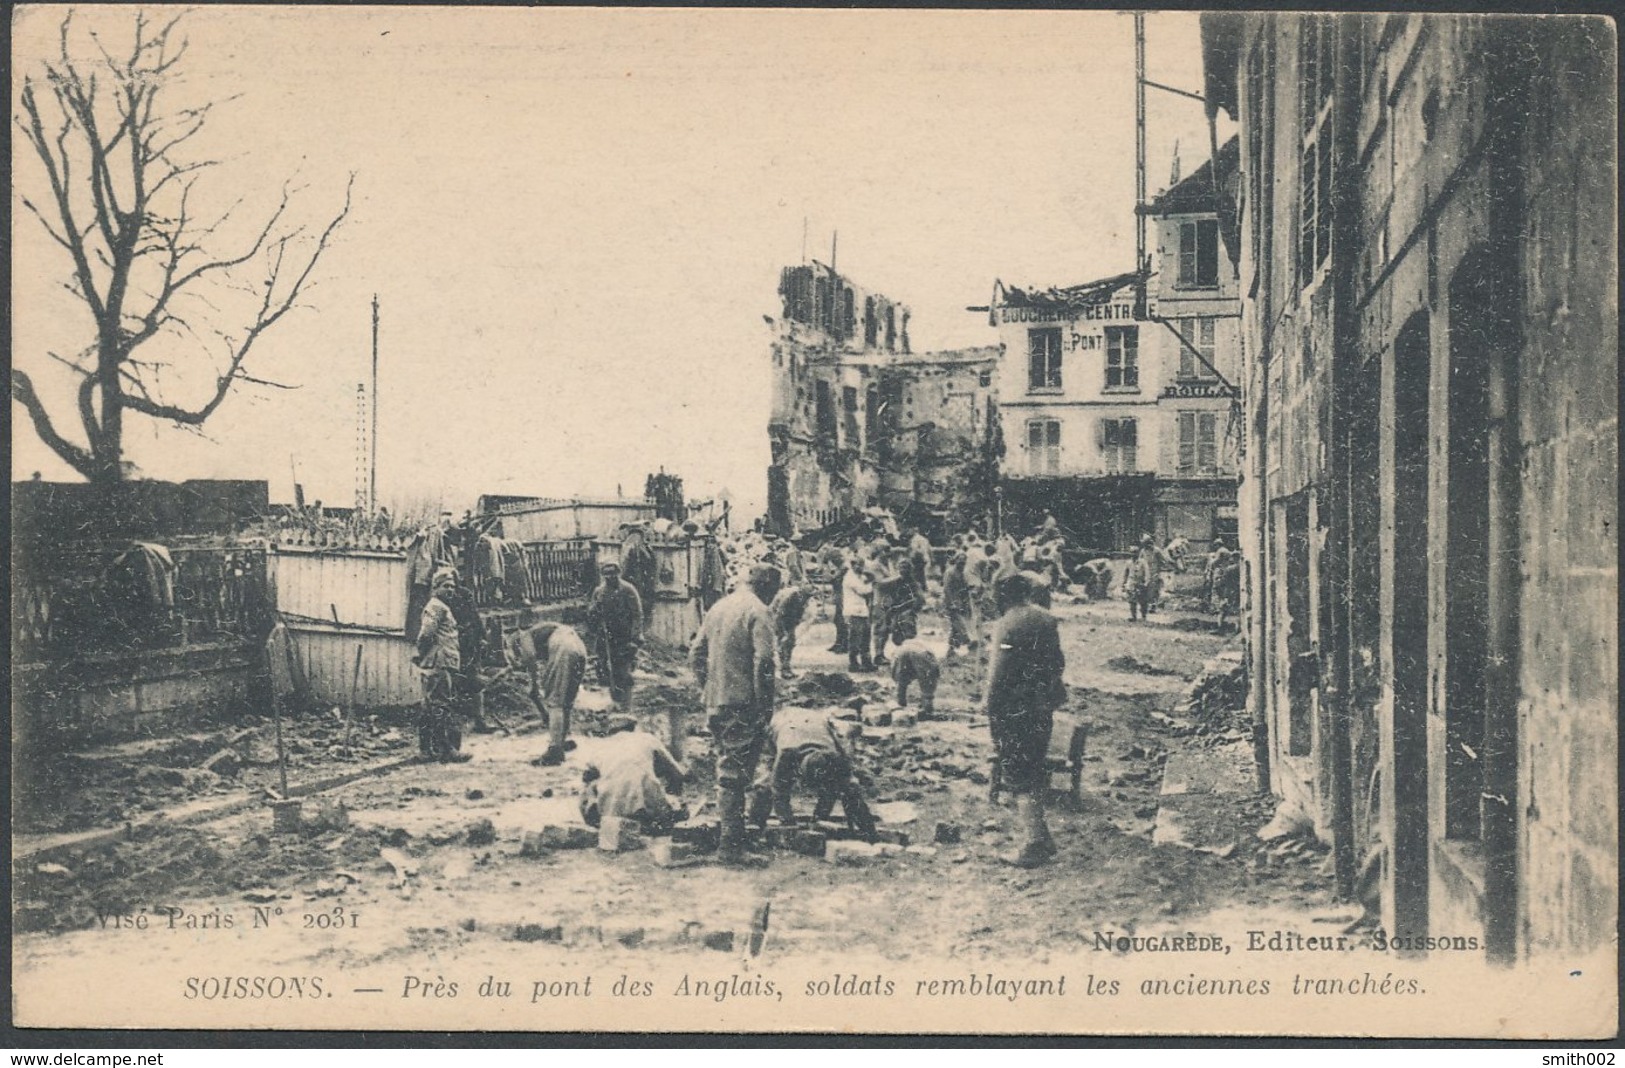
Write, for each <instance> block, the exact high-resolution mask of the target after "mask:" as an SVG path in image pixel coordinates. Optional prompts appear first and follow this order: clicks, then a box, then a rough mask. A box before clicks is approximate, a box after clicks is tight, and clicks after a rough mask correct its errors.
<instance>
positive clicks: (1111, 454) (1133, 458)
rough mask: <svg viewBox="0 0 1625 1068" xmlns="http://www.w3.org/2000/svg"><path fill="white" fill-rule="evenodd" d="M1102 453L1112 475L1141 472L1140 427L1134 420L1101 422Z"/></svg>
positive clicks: (1105, 420) (1103, 420)
mask: <svg viewBox="0 0 1625 1068" xmlns="http://www.w3.org/2000/svg"><path fill="white" fill-rule="evenodd" d="M1100 453H1101V457H1102V459H1103V460H1104V461H1105V466H1106V470H1107V472H1108V473H1110V474H1114V475H1123V474H1131V473H1133V472H1134V471H1137V470H1139V459H1140V458H1139V427H1138V424H1137V422H1136V421H1135V420H1133V419H1102V420H1101V421H1100Z"/></svg>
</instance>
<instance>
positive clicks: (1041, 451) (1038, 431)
mask: <svg viewBox="0 0 1625 1068" xmlns="http://www.w3.org/2000/svg"><path fill="white" fill-rule="evenodd" d="M1027 470H1028V471H1029V472H1030V473H1031V474H1034V475H1055V474H1059V473H1060V471H1061V424H1060V422H1059V421H1058V420H1055V419H1033V420H1030V421H1029V422H1028V423H1027Z"/></svg>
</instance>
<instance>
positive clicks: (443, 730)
mask: <svg viewBox="0 0 1625 1068" xmlns="http://www.w3.org/2000/svg"><path fill="white" fill-rule="evenodd" d="M1064 544H1065V543H1064V539H1063V538H1062V536H1061V534H1060V531H1059V530H1058V529H1056V525H1055V524H1054V522H1053V517H1050V519H1048V520H1047V521H1046V524H1045V526H1044V527H1042V528H1040V529H1039V530H1038V531H1037V532H1036V533H1035V534H1034V535H1032V536H1031V537H1029V538H1027V539H1025V540H1023V541H1019V542H1018V541H1017V540H1016V539H1014V538H1011V537H1008V536H1004V537H1000V538H996V539H992V540H987V541H984V540H982V539H981V538H980V537H979V536H978V535H977V534H976V533H975V532H967V533H964V534H960V535H956V536H954V538H953V539H952V542H951V545H950V547H949V552H948V555H947V560H946V564H945V566H944V567H943V569H942V582H941V599H940V602H939V607H940V610H941V613H942V615H943V618H944V621H945V623H946V627H947V631H948V650H947V655H948V656H949V657H950V658H952V657H955V656H958V655H960V653H961V651H962V650H963V651H964V652H965V653H968V654H969V655H971V656H973V657H977V658H978V661H979V663H978V666H979V669H980V670H981V671H982V672H983V675H984V678H983V686H982V700H983V705H984V710H985V712H986V713H987V716H988V722H989V727H990V733H991V735H992V739H993V743H994V748H995V755H996V758H997V759H996V761H995V768H996V773H997V774H998V776H999V779H1000V782H999V783H998V786H999V788H1000V789H1001V790H1002V792H1004V793H1008V794H1010V795H1012V796H1013V797H1014V798H1015V799H1016V809H1017V830H1018V843H1017V846H1016V848H1015V849H1014V851H1013V852H1011V853H1010V854H1008V855H1007V856H1005V857H1004V858H1003V859H1005V860H1006V861H1007V862H1009V863H1012V864H1015V865H1018V866H1022V867H1032V866H1036V865H1039V864H1043V863H1046V862H1047V861H1049V860H1050V859H1052V858H1053V857H1054V856H1055V854H1056V848H1055V844H1054V841H1053V839H1052V838H1051V837H1050V834H1049V830H1048V827H1047V825H1046V822H1045V817H1044V804H1043V799H1044V791H1045V786H1046V784H1047V774H1046V772H1047V765H1046V761H1047V753H1048V746H1049V735H1050V728H1051V723H1052V718H1053V714H1054V712H1055V711H1056V710H1057V709H1059V708H1060V707H1061V706H1062V704H1064V702H1065V697H1066V691H1065V687H1064V685H1063V684H1062V681H1061V677H1062V671H1063V669H1064V666H1065V659H1064V656H1063V655H1062V652H1061V645H1060V638H1059V630H1058V627H1057V625H1056V621H1055V618H1054V617H1053V616H1052V615H1051V614H1050V613H1049V611H1048V608H1049V605H1050V600H1051V596H1052V593H1053V592H1054V591H1055V590H1057V589H1060V588H1064V587H1065V585H1066V584H1067V583H1068V581H1069V579H1068V576H1067V574H1066V569H1065V567H1064V566H1063V564H1062V550H1063V549H1064ZM765 545H766V548H767V550H768V551H766V552H765V553H763V554H762V555H761V556H760V557H759V558H758V561H757V562H755V563H753V564H750V565H749V566H748V571H746V573H745V574H744V576H743V580H742V581H739V582H737V583H736V587H735V588H734V589H733V590H732V591H731V592H729V593H727V594H726V595H725V596H722V597H721V598H720V599H719V600H716V601H714V602H713V603H712V604H711V605H710V607H709V609H708V610H707V612H706V613H705V616H704V619H703V621H702V623H701V626H700V628H699V631H698V633H697V634H696V635H695V637H694V640H693V642H692V644H691V647H690V666H691V668H692V671H693V675H694V680H695V683H696V684H697V686H698V687H699V691H700V699H701V704H702V705H703V706H704V709H705V715H706V718H707V727H708V728H709V734H710V739H711V751H712V753H711V755H712V759H713V760H714V762H715V769H716V783H717V797H716V804H717V820H718V836H719V850H718V855H719V859H720V860H721V861H722V862H723V863H727V864H743V863H750V862H751V854H750V848H749V847H750V844H751V828H752V827H753V826H754V827H757V828H760V827H763V826H765V825H766V824H767V823H768V821H769V820H770V819H772V818H777V819H779V820H780V821H781V822H789V821H791V820H792V819H793V818H794V816H793V809H792V806H791V799H792V794H793V792H794V791H795V790H796V789H797V788H803V789H806V790H807V791H809V792H810V793H811V794H812V796H813V798H814V816H815V818H817V819H826V818H829V817H830V816H831V815H832V814H833V813H834V810H835V809H836V807H837V806H839V807H840V809H841V814H842V816H843V817H844V818H845V819H846V821H847V822H848V824H849V825H850V826H851V827H852V828H854V829H855V830H857V831H858V832H859V833H860V834H862V835H864V836H867V837H870V838H872V837H873V836H874V834H875V830H876V828H875V824H874V818H873V816H872V814H871V813H870V811H869V808H868V805H867V804H866V802H865V801H864V784H865V778H864V776H863V774H862V773H861V772H860V770H859V768H858V766H857V763H856V762H855V761H854V760H853V759H852V754H851V752H850V750H849V748H848V739H849V738H850V726H851V725H850V724H843V723H841V722H840V721H838V720H837V719H836V718H835V716H834V715H833V714H832V713H830V712H829V711H827V710H820V709H809V708H800V707H791V706H787V707H785V708H782V709H781V708H778V707H777V701H776V697H777V694H776V691H775V688H776V685H777V683H778V681H779V680H780V679H792V678H794V677H795V673H794V671H793V669H792V660H793V658H794V656H795V646H796V634H797V631H798V629H799V628H800V626H801V624H802V622H803V620H804V617H805V614H806V610H807V607H808V605H809V603H810V602H811V600H812V599H813V597H814V596H815V595H816V591H817V590H818V589H820V588H823V589H825V590H827V591H828V596H829V598H830V602H831V606H832V608H833V615H834V622H835V632H836V638H835V644H834V645H833V646H832V647H831V651H833V652H837V653H844V654H845V655H846V656H847V658H848V666H849V669H850V670H851V671H853V672H868V671H874V670H876V669H879V668H889V669H890V673H891V676H892V680H893V682H894V683H895V685H896V697H897V703H898V705H899V706H906V705H907V703H908V700H909V696H910V691H911V689H916V688H917V690H916V692H917V693H918V696H919V701H920V707H921V712H922V713H923V714H924V715H926V716H929V715H930V714H932V713H933V711H934V701H935V694H936V688H937V684H938V681H939V679H940V675H941V668H940V665H939V664H938V662H937V657H936V656H935V654H933V653H932V652H931V651H930V649H928V648H927V647H926V646H925V645H924V644H923V643H922V642H921V641H920V640H919V637H918V635H919V624H918V618H919V614H920V612H921V611H923V610H925V608H926V606H927V605H928V604H929V603H930V602H931V595H930V593H931V591H930V585H929V581H928V580H929V576H930V575H931V574H932V572H933V570H934V567H933V562H932V561H933V550H932V547H931V545H930V543H929V541H928V540H927V539H926V538H925V537H924V535H923V534H922V533H921V532H919V531H909V530H904V531H902V532H901V534H900V536H897V537H887V536H886V535H884V534H871V535H870V536H867V537H865V536H855V537H853V538H851V539H849V541H848V544H847V545H846V546H845V547H842V546H841V545H838V544H833V543H832V544H829V545H825V546H824V547H823V548H822V549H821V550H819V551H818V552H816V553H810V554H807V555H804V554H803V549H804V548H805V546H798V545H796V544H793V543H790V542H787V541H783V540H782V539H777V540H775V539H769V540H768V541H767V542H766V543H765ZM640 548H644V547H643V546H642V544H641V542H636V540H635V539H633V544H631V545H630V549H628V546H627V545H624V544H623V552H622V554H621V558H622V560H623V561H625V562H626V563H627V566H628V568H629V569H632V570H636V571H637V572H638V577H644V576H642V572H643V571H644V570H648V571H649V575H648V576H647V577H646V581H647V580H648V579H652V577H653V560H652V554H650V557H651V559H650V560H649V561H647V562H645V561H643V560H642V559H641V554H640V553H639V552H638V550H639V549H640ZM644 551H645V552H646V551H647V550H646V548H644ZM1178 566H1180V561H1179V560H1178V559H1177V558H1176V557H1174V556H1173V555H1171V554H1170V553H1169V552H1168V550H1167V549H1165V548H1163V547H1159V546H1157V545H1156V544H1155V542H1154V541H1153V540H1152V539H1151V537H1150V536H1149V535H1147V536H1146V537H1145V538H1144V539H1143V540H1142V543H1141V546H1140V550H1139V552H1138V553H1137V554H1136V556H1135V558H1134V559H1133V560H1131V561H1130V566H1129V571H1128V579H1127V583H1126V592H1127V593H1128V594H1129V600H1130V612H1131V615H1132V616H1134V617H1136V618H1139V617H1143V616H1144V615H1145V614H1147V613H1148V612H1149V611H1150V606H1151V604H1152V603H1153V602H1154V598H1155V596H1156V592H1157V587H1158V584H1159V582H1160V575H1161V573H1162V571H1163V570H1165V569H1171V568H1174V567H1178ZM1233 567H1234V553H1233V552H1232V551H1230V550H1228V549H1227V547H1225V546H1224V545H1223V544H1222V543H1220V544H1218V545H1217V546H1216V549H1215V556H1213V557H1210V558H1209V566H1208V570H1209V573H1210V574H1209V585H1210V588H1211V587H1213V586H1214V585H1215V583H1216V582H1223V581H1227V580H1228V579H1229V578H1230V577H1232V576H1231V574H1230V571H1231V569H1232V568H1233ZM787 575H788V576H791V577H792V579H793V580H792V581H786V576H787ZM1078 578H1080V579H1081V580H1082V581H1084V582H1086V583H1087V582H1090V581H1092V577H1091V576H1090V575H1088V574H1082V573H1080V575H1079V576H1078ZM599 579H600V581H599V583H598V585H597V586H596V587H595V588H594V589H593V591H592V594H591V596H590V598H589V600H588V605H587V610H586V626H585V628H584V630H585V634H583V632H582V631H578V630H577V629H576V628H575V627H574V626H572V625H569V624H567V623H563V622H555V621H544V622H537V623H530V624H527V625H525V626H523V627H521V628H520V629H518V630H517V631H514V632H513V633H511V634H509V635H508V636H507V637H506V638H505V639H503V640H502V659H503V661H504V662H505V665H506V667H505V670H509V671H514V672H517V673H519V674H520V675H521V676H522V677H524V678H526V679H528V681H529V691H528V692H529V696H530V698H531V700H532V701H533V702H534V703H535V704H536V706H537V707H538V708H539V709H540V710H541V711H542V714H543V716H544V717H545V718H546V720H547V728H548V745H547V748H546V750H545V752H544V753H543V754H542V755H541V756H540V757H538V758H537V759H536V760H535V761H534V763H536V764H538V765H557V764H562V763H564V762H565V760H566V758H567V757H566V755H567V753H568V752H570V751H571V750H572V749H573V748H574V745H575V743H574V742H572V741H571V740H570V737H569V736H570V733H571V719H572V714H573V710H574V707H575V702H576V698H577V695H578V693H579V691H580V688H581V685H582V683H583V681H584V679H585V677H586V673H587V670H588V668H589V664H590V663H592V662H596V664H597V667H598V670H599V674H600V678H601V680H602V681H603V683H604V684H605V686H606V687H607V688H608V690H609V695H610V699H611V701H612V703H613V705H614V715H613V716H612V717H611V718H610V719H609V721H608V723H607V726H606V730H607V734H606V737H605V738H603V739H602V740H601V741H600V742H599V743H597V744H596V745H595V746H594V748H593V758H592V761H591V762H590V763H589V764H587V765H586V766H585V769H584V772H583V782H584V790H583V793H582V797H581V808H582V813H583V816H584V817H585V818H586V819H587V821H588V822H589V823H591V824H594V825H597V824H599V823H600V822H601V821H602V820H603V819H605V818H607V817H619V818H623V819H631V820H634V821H635V822H636V823H638V824H640V825H641V826H642V827H643V828H644V829H645V830H650V831H653V832H656V833H658V832H659V831H661V830H663V829H669V828H670V827H671V826H673V825H674V824H675V823H677V822H678V821H680V820H681V819H683V818H685V817H686V816H687V815H688V811H687V809H686V807H684V806H683V805H682V803H681V802H680V801H678V800H676V799H675V796H674V795H677V796H680V794H681V792H682V786H683V784H684V783H685V782H686V781H689V776H688V772H687V769H686V767H685V765H684V749H685V737H686V735H687V733H688V731H687V727H688V725H687V724H686V723H685V722H684V712H683V710H682V707H681V706H680V704H677V703H674V702H669V701H668V702H664V703H663V712H664V715H663V717H661V718H663V720H664V722H660V723H654V722H651V721H649V719H648V718H647V717H645V718H644V719H643V720H640V719H639V718H638V717H637V716H636V715H635V709H634V689H635V682H634V678H635V676H634V667H635V665H636V663H637V659H638V655H639V651H640V649H641V647H642V644H643V631H644V627H645V625H646V623H647V622H648V614H647V613H648V610H649V608H650V607H652V606H651V605H650V603H649V602H650V598H649V597H648V596H647V595H646V594H645V593H644V592H641V591H640V590H639V589H638V587H637V586H635V585H634V584H633V583H632V582H630V581H628V580H627V577H626V576H625V575H624V574H623V567H622V563H621V562H619V561H614V560H610V561H605V562H604V563H602V565H601V566H600V568H599ZM647 584H648V585H651V586H652V582H648V583H647ZM487 651H488V646H487V644H486V639H485V634H484V631H483V629H482V627H481V625H480V621H479V613H478V612H477V611H476V610H475V608H474V603H473V597H472V595H471V594H470V593H469V592H468V590H467V589H466V588H465V587H463V586H462V585H461V583H460V582H459V579H458V575H457V572H456V571H455V570H453V569H444V570H442V571H441V572H440V573H438V574H437V575H436V577H435V579H434V585H433V596H432V597H431V599H430V601H429V604H428V606H427V607H426V608H425V610H424V613H423V620H422V625H421V627H420V633H419V637H418V656H417V657H416V662H417V663H418V664H419V666H420V667H421V668H422V669H423V674H424V692H425V705H424V713H423V717H422V722H421V727H420V743H421V746H422V750H423V757H424V759H427V760H440V761H461V760H466V759H468V757H467V754H464V753H462V752H461V723H462V722H463V721H464V720H465V719H467V718H473V719H474V721H475V723H476V729H479V726H478V724H479V722H480V720H481V718H482V717H481V716H480V713H479V704H478V700H477V695H478V692H479V685H480V682H479V675H478V671H477V665H478V664H479V663H480V662H481V660H482V658H484V657H485V656H486V654H487ZM471 703H472V706H473V707H472V716H471V715H470V712H471V709H470V704H471ZM649 728H652V729H649Z"/></svg>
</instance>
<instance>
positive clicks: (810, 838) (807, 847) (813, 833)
mask: <svg viewBox="0 0 1625 1068" xmlns="http://www.w3.org/2000/svg"><path fill="white" fill-rule="evenodd" d="M828 841H829V838H828V836H826V835H825V834H824V833H823V832H822V831H818V830H807V829H803V828H797V829H796V830H795V831H793V832H791V834H790V837H789V840H788V841H787V842H786V843H785V844H786V845H787V846H788V847H789V849H790V850H791V852H794V853H800V854H801V855H802V856H804V857H821V856H823V855H824V845H825V843H827V842H828Z"/></svg>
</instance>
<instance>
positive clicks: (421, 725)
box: [412, 568, 468, 763]
mask: <svg viewBox="0 0 1625 1068" xmlns="http://www.w3.org/2000/svg"><path fill="white" fill-rule="evenodd" d="M456 587H457V573H456V572H455V571H453V570H451V569H450V568H446V569H443V570H441V571H439V572H436V574H435V577H434V585H433V593H432V594H431V595H430V597H429V603H428V604H427V605H425V606H424V608H423V621H422V623H421V624H420V625H419V627H418V646H417V655H416V656H414V657H413V658H412V662H413V663H414V664H416V665H417V666H418V668H419V669H420V670H421V671H422V681H423V711H422V713H421V715H420V718H419V720H418V748H419V750H420V752H419V759H421V760H438V761H440V762H441V763H460V762H462V761H465V760H467V759H468V754H467V753H463V752H460V751H459V750H461V748H462V742H463V732H462V726H461V724H460V723H459V722H458V708H457V705H458V700H457V690H456V686H457V684H456V676H457V674H458V672H459V671H460V669H461V668H462V656H461V654H460V650H459V648H458V628H457V617H456V616H455V615H453V614H452V610H451V605H450V604H448V603H447V599H448V598H452V597H453V596H454V593H453V591H455V589H456Z"/></svg>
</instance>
